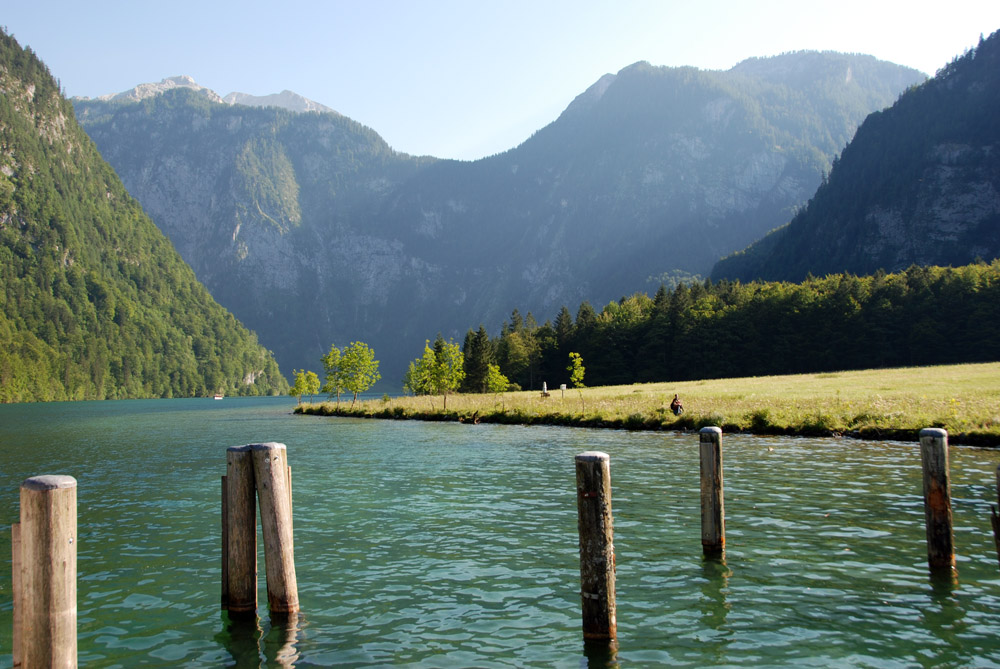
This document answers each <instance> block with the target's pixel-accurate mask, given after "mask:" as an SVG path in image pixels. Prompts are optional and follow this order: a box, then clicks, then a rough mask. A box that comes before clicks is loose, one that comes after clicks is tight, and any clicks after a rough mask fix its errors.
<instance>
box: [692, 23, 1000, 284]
mask: <svg viewBox="0 0 1000 669" xmlns="http://www.w3.org/2000/svg"><path fill="white" fill-rule="evenodd" d="M998 107H1000V33H994V34H993V35H992V36H991V37H990V38H989V39H986V40H984V41H982V42H981V43H980V44H979V46H978V47H977V48H976V49H975V50H974V51H972V52H970V53H968V54H966V55H964V56H962V57H961V58H958V59H956V60H955V61H954V62H953V63H951V64H950V65H949V66H948V67H947V68H944V69H943V70H942V71H941V72H940V73H939V74H938V75H937V76H936V77H935V78H934V79H932V80H930V81H928V82H926V83H925V84H923V85H922V86H919V87H916V88H913V89H910V90H908V91H907V92H906V93H905V94H904V95H902V96H901V97H900V98H899V100H898V101H897V103H896V104H894V105H893V106H892V108H890V109H887V110H885V111H884V112H881V113H878V114H872V115H871V116H870V117H869V118H868V119H867V120H866V121H865V123H864V124H863V125H862V126H861V128H860V129H859V130H858V133H857V135H856V137H855V138H854V140H853V141H852V142H851V143H850V144H849V145H848V146H847V147H846V148H845V149H844V151H843V154H842V155H841V157H840V159H839V161H838V162H837V164H836V165H835V166H834V167H833V170H832V171H831V173H830V176H829V181H828V182H827V183H825V184H824V185H823V186H822V187H821V188H820V189H819V191H818V192H817V193H816V196H815V197H814V198H813V200H812V201H811V202H810V203H809V206H808V208H807V209H805V210H804V211H802V212H801V213H800V214H799V215H797V216H796V217H795V218H794V219H793V220H792V221H791V222H790V223H789V224H788V225H787V226H784V227H782V228H780V229H779V230H777V231H775V232H773V233H772V234H770V235H768V236H767V237H766V238H764V239H762V240H760V241H759V242H758V243H756V244H754V245H753V246H751V247H749V248H748V249H746V250H745V251H744V252H741V253H738V254H735V255H733V256H732V257H730V258H727V259H725V260H724V261H722V262H720V263H719V264H718V265H717V266H716V267H715V269H714V270H713V272H712V276H713V277H714V278H730V279H741V280H744V281H746V280H751V279H754V278H762V279H779V280H793V281H794V280H799V279H802V278H803V277H805V276H806V275H807V274H808V273H810V272H811V273H813V274H815V275H823V274H827V273H837V272H852V273H856V274H869V273H872V272H875V271H877V270H879V269H881V270H885V271H887V272H893V271H898V270H902V269H906V268H907V267H909V266H910V265H914V264H916V265H964V264H968V263H971V262H973V261H975V260H976V259H977V258H981V259H983V260H987V261H988V260H992V259H993V258H996V257H998V256H1000V121H998V116H997V113H996V110H997V108H998Z"/></svg>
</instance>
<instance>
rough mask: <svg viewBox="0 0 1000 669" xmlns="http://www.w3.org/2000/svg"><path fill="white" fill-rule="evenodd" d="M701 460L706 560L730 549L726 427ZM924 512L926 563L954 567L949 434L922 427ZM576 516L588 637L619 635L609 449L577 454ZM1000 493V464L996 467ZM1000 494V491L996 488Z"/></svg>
mask: <svg viewBox="0 0 1000 669" xmlns="http://www.w3.org/2000/svg"><path fill="white" fill-rule="evenodd" d="M699 458H700V463H701V546H702V552H703V553H704V555H705V557H706V558H709V559H722V557H723V556H724V553H725V547H726V518H725V511H724V504H723V499H724V495H723V476H722V429H721V428H718V427H705V428H702V429H701V431H700V432H699ZM920 459H921V465H922V469H923V489H924V513H925V517H926V525H927V562H928V566H929V567H930V569H931V571H933V572H938V571H940V570H953V569H954V567H955V548H954V538H953V531H952V514H951V484H950V482H949V477H950V474H949V467H948V433H947V432H946V431H945V430H941V429H936V428H926V429H924V430H921V431H920ZM576 486H577V514H578V529H579V533H580V587H581V592H580V598H581V606H582V610H583V637H584V639H611V640H613V639H615V638H616V636H617V620H616V603H615V554H614V529H613V527H612V525H613V522H612V516H611V473H610V458H609V457H608V455H607V453H601V452H599V451H588V452H586V453H581V454H580V455H577V456H576ZM997 489H998V491H1000V468H998V469H997ZM998 495H1000V492H998ZM993 522H994V530H995V533H996V537H997V539H996V541H997V554H998V556H1000V516H998V515H997V514H996V512H995V511H994V521H993Z"/></svg>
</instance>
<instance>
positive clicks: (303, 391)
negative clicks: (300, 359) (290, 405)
mask: <svg viewBox="0 0 1000 669" xmlns="http://www.w3.org/2000/svg"><path fill="white" fill-rule="evenodd" d="M292 373H293V374H295V384H294V385H293V386H292V387H291V388H290V389H289V391H288V394H289V395H291V396H292V397H294V398H295V399H296V400H297V402H298V404H302V396H303V395H309V399H310V400H312V396H313V395H315V394H316V393H317V392H319V377H318V376H316V372H307V371H306V370H304V369H300V370H298V371H295V370H294V369H293V370H292Z"/></svg>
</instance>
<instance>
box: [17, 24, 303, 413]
mask: <svg viewBox="0 0 1000 669" xmlns="http://www.w3.org/2000/svg"><path fill="white" fill-rule="evenodd" d="M0 90H2V91H3V94H2V95H0V300H2V302H0V402H20V401H47V400H65V399H104V398H125V397H181V396H198V395H206V394H207V395H210V394H213V393H216V392H223V393H227V394H266V393H274V392H279V391H283V390H284V389H286V388H287V382H286V381H285V379H284V378H282V376H281V374H280V373H279V371H278V367H277V364H276V363H275V361H274V358H273V356H272V355H271V354H270V353H269V352H268V351H267V350H265V349H264V348H263V347H262V346H260V344H259V343H258V342H257V339H256V337H255V336H254V335H253V334H252V333H251V332H249V331H247V330H246V328H244V327H243V326H242V325H240V323H239V322H238V321H237V320H236V319H235V318H234V317H233V315H232V314H230V313H229V312H227V311H226V310H224V309H223V308H222V307H220V306H219V305H218V304H217V303H216V302H215V301H214V300H213V299H212V297H211V296H210V295H209V294H208V291H207V290H205V288H204V287H203V286H202V285H201V284H199V283H198V282H197V280H196V279H195V276H194V273H193V272H192V271H191V269H190V268H189V267H188V266H187V265H185V264H184V262H183V261H182V260H181V258H180V256H179V255H178V254H177V253H176V251H175V250H174V248H173V246H172V245H171V244H170V242H169V241H168V240H167V239H166V238H165V237H164V236H163V235H162V234H161V233H160V232H159V230H158V229H157V228H156V227H155V226H154V225H153V223H152V222H151V221H150V220H149V219H148V218H147V217H146V215H145V214H144V213H143V211H142V208H141V207H140V206H139V204H138V203H137V202H136V201H135V200H134V199H132V197H131V196H129V194H128V193H127V192H126V191H125V188H124V187H123V186H122V184H121V181H120V180H119V179H118V177H117V175H115V173H114V170H112V168H111V167H110V166H109V165H108V164H107V163H105V162H104V161H103V160H102V159H101V157H100V155H99V154H98V152H97V150H96V148H95V147H94V145H93V142H91V140H90V139H89V138H88V137H87V135H86V134H85V133H84V132H83V130H82V129H80V127H79V126H78V125H77V123H76V121H75V118H74V114H73V108H72V106H71V105H70V103H69V102H68V101H67V100H66V99H65V98H64V97H63V96H62V95H61V92H60V90H59V87H58V84H57V83H56V81H55V80H54V79H53V77H52V76H51V74H50V73H49V71H48V70H47V68H46V67H45V66H44V65H43V64H42V63H41V62H40V61H39V60H38V58H37V57H36V56H35V54H34V53H32V51H31V50H30V49H22V48H21V47H20V46H19V45H18V44H17V42H16V41H15V40H14V38H13V37H11V36H10V35H7V34H6V33H3V32H0Z"/></svg>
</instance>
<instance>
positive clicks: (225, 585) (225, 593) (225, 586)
mask: <svg viewBox="0 0 1000 669" xmlns="http://www.w3.org/2000/svg"><path fill="white" fill-rule="evenodd" d="M227 491H228V489H227V488H226V477H225V476H223V477H222V598H221V599H222V608H224V609H228V608H229V493H228V492H227Z"/></svg>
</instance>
